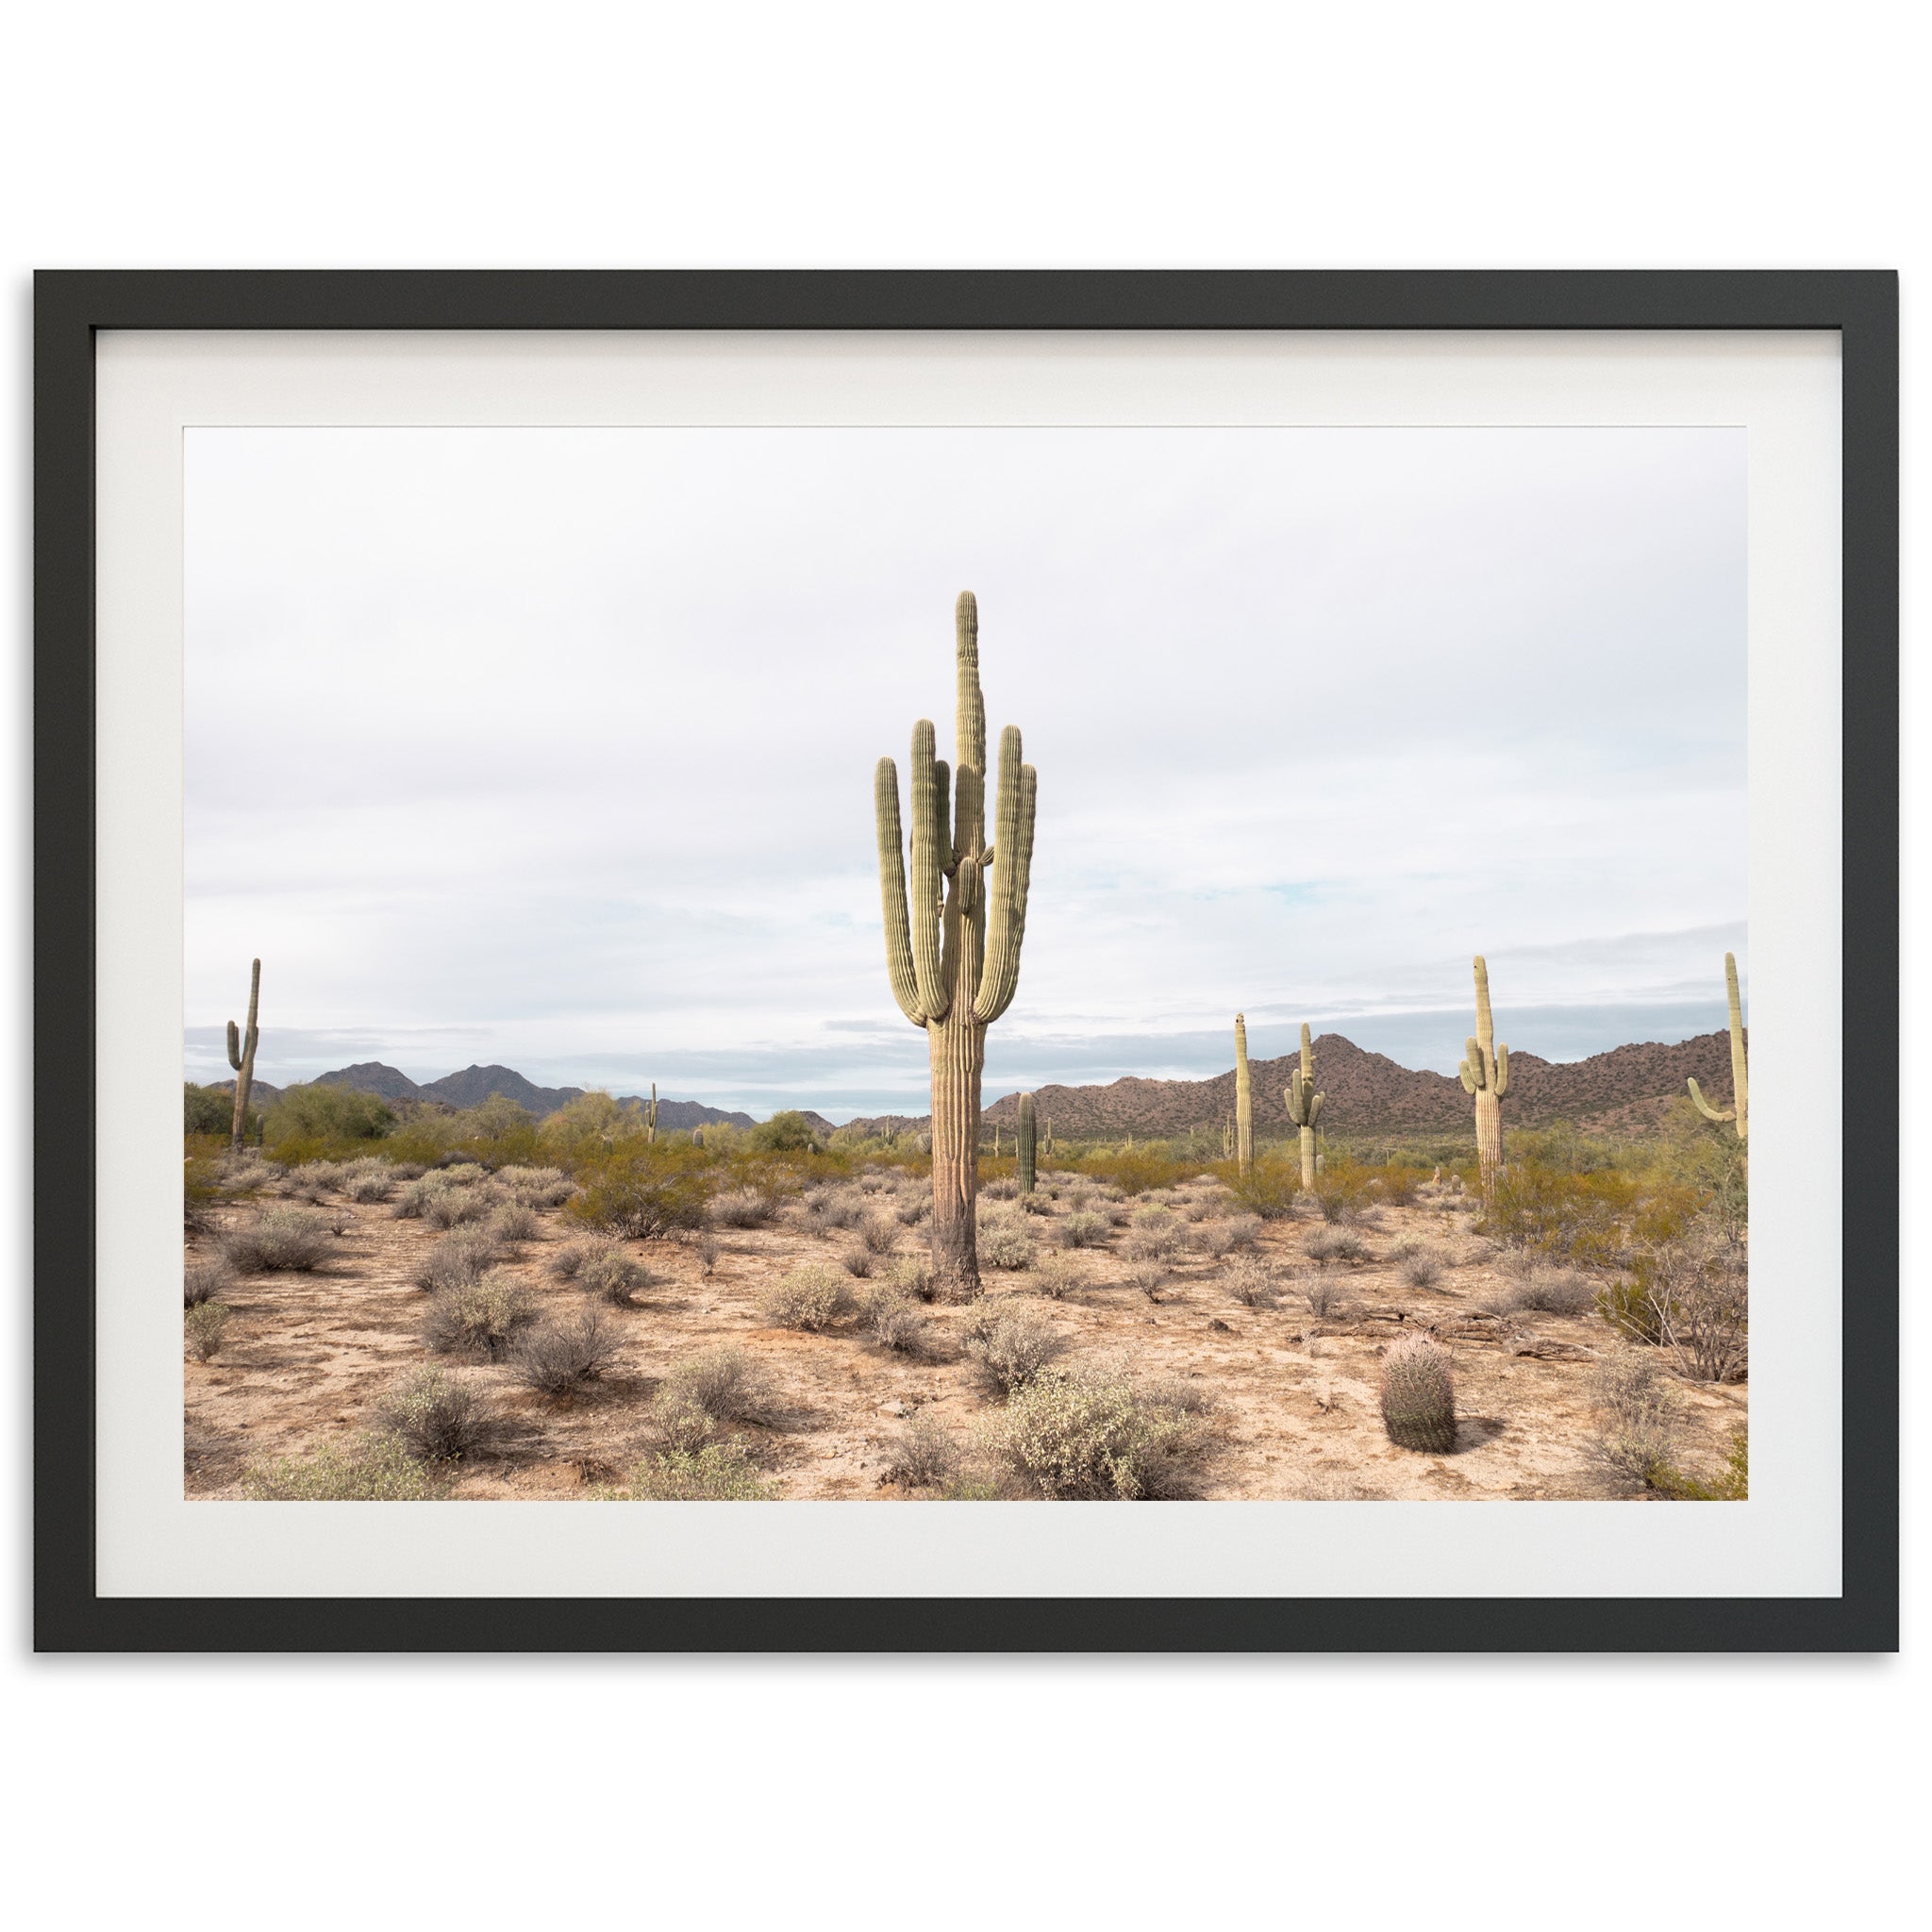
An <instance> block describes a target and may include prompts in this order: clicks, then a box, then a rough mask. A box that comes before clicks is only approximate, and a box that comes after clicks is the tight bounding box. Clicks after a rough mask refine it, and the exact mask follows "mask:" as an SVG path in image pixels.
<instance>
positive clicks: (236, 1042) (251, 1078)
mask: <svg viewBox="0 0 1932 1932" xmlns="http://www.w3.org/2000/svg"><path fill="white" fill-rule="evenodd" d="M260 1007H261V961H260V960H259V959H258V960H256V961H255V963H254V965H253V966H252V967H251V968H250V969H249V974H248V1031H247V1032H246V1033H245V1034H244V1033H242V1031H241V1029H240V1028H238V1027H237V1026H236V1024H235V1023H234V1021H232V1020H230V1021H229V1022H228V1064H229V1065H230V1066H231V1067H233V1068H234V1070H235V1125H234V1129H233V1131H232V1132H231V1133H230V1135H229V1137H228V1145H229V1146H230V1147H232V1148H234V1149H235V1150H236V1152H237V1153H239V1152H240V1151H241V1148H242V1136H243V1135H244V1134H245V1133H246V1132H247V1130H248V1090H249V1089H250V1088H251V1087H253V1086H254V1085H255V1049H256V1045H257V1043H258V1041H260V1039H261V1028H260V1027H259V1026H258V1025H257V1024H255V1016H256V1014H257V1013H258V1011H259V1010H260ZM216 1118H217V1119H219V1118H220V1116H219V1115H217V1116H216Z"/></svg>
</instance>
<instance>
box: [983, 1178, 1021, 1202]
mask: <svg viewBox="0 0 1932 1932" xmlns="http://www.w3.org/2000/svg"><path fill="white" fill-rule="evenodd" d="M979 1191H980V1193H981V1194H982V1195H983V1196H985V1198H986V1199H987V1200H989V1201H1011V1200H1014V1199H1016V1198H1017V1197H1018V1195H1019V1192H1020V1183H1019V1181H1018V1180H1017V1179H1016V1178H1015V1177H1014V1176H1013V1175H1011V1174H1001V1175H1000V1176H999V1177H998V1178H997V1179H996V1180H990V1181H988V1182H986V1183H985V1185H984V1186H982V1187H981V1189H980V1190H979Z"/></svg>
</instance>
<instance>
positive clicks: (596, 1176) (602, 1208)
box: [564, 1141, 713, 1241]
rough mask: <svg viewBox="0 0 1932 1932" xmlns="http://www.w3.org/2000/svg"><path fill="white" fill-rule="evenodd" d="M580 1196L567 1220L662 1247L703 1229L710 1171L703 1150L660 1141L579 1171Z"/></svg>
mask: <svg viewBox="0 0 1932 1932" xmlns="http://www.w3.org/2000/svg"><path fill="white" fill-rule="evenodd" d="M577 1174H578V1179H579V1181H580V1183H581V1191H580V1192H579V1193H578V1194H577V1195H576V1196H575V1199H573V1200H572V1202H571V1203H570V1206H569V1207H568V1208H565V1209H564V1212H565V1213H566V1214H569V1215H571V1216H573V1217H575V1219H576V1220H578V1221H580V1222H583V1223H585V1224H587V1225H589V1226H591V1227H594V1228H599V1229H601V1230H602V1231H603V1232H604V1233H606V1234H614V1235H619V1236H622V1237H623V1238H624V1239H625V1240H626V1241H658V1240H661V1239H662V1238H663V1237H665V1236H667V1235H671V1234H675V1233H677V1232H678V1231H679V1230H680V1229H684V1228H695V1227H702V1226H703V1225H704V1224H705V1216H706V1208H707V1206H708V1202H709V1199H710V1195H711V1189H712V1179H713V1176H712V1171H711V1168H710V1166H709V1163H708V1160H707V1158H706V1155H705V1151H704V1149H703V1148H702V1147H693V1146H692V1145H691V1143H690V1142H689V1141H653V1142H647V1143H645V1144H642V1145H638V1146H625V1147H623V1148H621V1149H618V1150H616V1151H614V1152H612V1153H609V1154H608V1155H605V1156H604V1157H603V1158H599V1159H595V1160H586V1161H583V1162H581V1163H580V1164H579V1165H578V1168H577Z"/></svg>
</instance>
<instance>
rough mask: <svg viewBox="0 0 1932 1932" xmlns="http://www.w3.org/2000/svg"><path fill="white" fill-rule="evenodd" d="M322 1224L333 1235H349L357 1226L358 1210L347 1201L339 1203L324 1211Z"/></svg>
mask: <svg viewBox="0 0 1932 1932" xmlns="http://www.w3.org/2000/svg"><path fill="white" fill-rule="evenodd" d="M322 1224H323V1226H325V1228H327V1229H328V1231H329V1233H331V1234H334V1235H343V1234H347V1233H348V1231H349V1230H350V1229H351V1228H352V1227H354V1226H355V1224H356V1210H355V1209H354V1208H351V1207H350V1206H349V1205H348V1203H347V1202H345V1201H341V1202H337V1203H336V1204H335V1205H334V1206H333V1207H329V1208H324V1209H323V1210H322Z"/></svg>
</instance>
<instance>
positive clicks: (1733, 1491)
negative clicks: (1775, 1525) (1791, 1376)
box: [1649, 1428, 1751, 1503]
mask: <svg viewBox="0 0 1932 1932" xmlns="http://www.w3.org/2000/svg"><path fill="white" fill-rule="evenodd" d="M1649 1481H1650V1484H1651V1487H1652V1488H1653V1489H1655V1490H1656V1491H1657V1494H1658V1495H1660V1496H1662V1497H1663V1498H1664V1499H1665V1500H1666V1501H1667V1502H1672V1503H1744V1502H1748V1501H1749V1500H1750V1497H1751V1440H1750V1435H1749V1432H1748V1431H1747V1430H1745V1429H1741V1428H1740V1429H1737V1430H1734V1431H1733V1432H1732V1436H1731V1447H1730V1453H1729V1454H1728V1455H1727V1456H1726V1457H1724V1467H1723V1468H1722V1469H1721V1470H1719V1471H1718V1473H1717V1474H1716V1475H1714V1476H1712V1477H1711V1479H1710V1480H1709V1481H1708V1482H1704V1481H1701V1480H1699V1478H1697V1477H1696V1476H1693V1475H1687V1474H1685V1473H1684V1472H1683V1471H1682V1470H1680V1469H1678V1468H1677V1467H1676V1466H1675V1465H1674V1464H1673V1463H1670V1462H1661V1463H1658V1464H1657V1466H1656V1467H1655V1468H1654V1469H1653V1470H1652V1472H1651V1474H1650V1476H1649Z"/></svg>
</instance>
